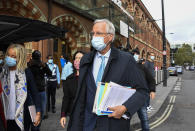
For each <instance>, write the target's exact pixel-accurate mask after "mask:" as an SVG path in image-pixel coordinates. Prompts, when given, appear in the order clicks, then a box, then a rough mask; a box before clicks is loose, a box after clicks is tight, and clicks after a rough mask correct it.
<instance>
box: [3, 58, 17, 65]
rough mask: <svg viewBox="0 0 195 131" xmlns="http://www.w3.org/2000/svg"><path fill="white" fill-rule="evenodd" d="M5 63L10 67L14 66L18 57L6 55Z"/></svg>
mask: <svg viewBox="0 0 195 131" xmlns="http://www.w3.org/2000/svg"><path fill="white" fill-rule="evenodd" d="M5 64H6V65H7V66H9V67H14V66H16V59H15V58H12V57H9V56H6V57H5Z"/></svg>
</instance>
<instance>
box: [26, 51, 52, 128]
mask: <svg viewBox="0 0 195 131" xmlns="http://www.w3.org/2000/svg"><path fill="white" fill-rule="evenodd" d="M28 67H29V68H30V70H31V72H32V74H33V76H34V78H35V83H36V87H37V90H38V92H39V93H38V95H39V98H40V102H41V116H42V117H41V118H42V119H43V117H44V114H45V111H46V104H47V97H46V90H45V87H46V82H45V76H47V77H51V76H52V72H51V70H50V69H49V67H48V65H47V64H46V63H43V62H42V61H41V52H40V51H38V50H35V51H34V52H33V53H32V59H31V60H30V61H29V63H28ZM39 128H40V126H38V127H35V130H36V131H38V130H39Z"/></svg>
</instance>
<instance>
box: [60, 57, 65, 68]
mask: <svg viewBox="0 0 195 131" xmlns="http://www.w3.org/2000/svg"><path fill="white" fill-rule="evenodd" d="M60 64H61V68H64V66H65V64H66V55H61V58H60Z"/></svg>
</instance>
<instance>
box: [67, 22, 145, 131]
mask: <svg viewBox="0 0 195 131" xmlns="http://www.w3.org/2000/svg"><path fill="white" fill-rule="evenodd" d="M91 36H92V41H91V43H92V46H93V48H94V49H95V50H93V51H92V52H90V53H88V54H86V55H84V56H83V58H82V59H81V64H80V75H79V82H78V90H77V94H76V98H75V100H74V106H73V110H72V112H71V116H70V122H69V125H68V131H94V130H95V131H129V129H130V119H127V120H126V119H124V118H122V115H123V114H124V113H125V114H126V115H128V116H129V117H130V118H131V117H132V115H133V114H134V113H136V112H137V110H138V109H139V108H140V107H142V106H143V105H144V101H143V99H145V98H146V97H147V86H146V82H145V79H144V78H143V76H142V74H141V72H140V70H139V69H138V68H137V66H136V62H135V60H134V58H133V57H132V56H131V55H130V54H129V53H126V52H122V51H119V50H118V49H115V48H114V47H111V43H112V41H113V40H114V36H115V28H114V25H113V24H112V23H111V22H110V21H108V20H107V19H102V20H96V21H95V22H94V26H93V29H92V32H91ZM100 81H101V82H110V81H113V82H115V83H117V84H120V85H123V86H131V87H132V88H135V89H136V93H135V94H134V95H133V96H132V97H130V98H129V99H128V100H127V101H126V102H125V103H123V104H122V105H119V106H116V107H110V108H109V109H110V110H112V111H113V113H112V114H110V115H109V116H97V115H96V114H94V113H93V112H92V108H93V103H94V98H95V93H96V84H97V82H100Z"/></svg>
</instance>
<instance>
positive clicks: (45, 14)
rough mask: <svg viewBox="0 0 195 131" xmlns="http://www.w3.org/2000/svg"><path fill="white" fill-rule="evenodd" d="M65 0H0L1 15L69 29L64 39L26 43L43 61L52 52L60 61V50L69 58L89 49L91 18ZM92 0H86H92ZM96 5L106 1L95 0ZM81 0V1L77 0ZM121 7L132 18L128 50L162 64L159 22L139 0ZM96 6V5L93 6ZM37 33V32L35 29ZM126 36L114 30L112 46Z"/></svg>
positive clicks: (123, 43)
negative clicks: (39, 54)
mask: <svg viewBox="0 0 195 131" xmlns="http://www.w3.org/2000/svg"><path fill="white" fill-rule="evenodd" d="M66 1H67V0H14V1H13V0H0V14H4V15H12V16H20V17H26V18H31V19H36V20H40V21H44V22H48V23H51V24H53V25H57V26H61V27H64V28H65V29H67V30H68V32H67V33H66V34H65V36H64V37H63V38H56V39H51V40H42V41H39V42H29V43H25V46H26V48H27V49H28V50H29V52H32V51H33V50H35V49H38V50H40V51H41V52H42V54H43V55H42V59H43V60H44V61H46V56H47V55H48V54H52V55H54V58H55V59H54V62H56V63H58V64H59V58H60V55H61V54H62V53H65V54H66V55H68V56H69V57H71V56H72V55H73V54H74V52H76V51H77V50H83V51H85V52H88V51H90V47H91V44H90V36H89V33H90V32H91V28H92V25H93V19H92V18H90V17H87V16H86V15H83V14H81V12H79V11H77V10H74V8H69V7H67V6H66ZM69 1H75V2H78V3H77V4H79V5H80V6H81V7H82V6H84V4H86V3H82V0H80V1H78V0H69ZM93 1H94V0H85V2H88V3H89V2H93ZM97 1H99V4H101V1H102V4H103V3H105V2H106V1H109V0H97ZM79 2H80V3H79ZM121 2H122V7H123V8H124V9H125V10H126V11H127V12H129V14H130V15H131V16H133V18H134V21H133V22H134V25H135V26H134V28H135V32H134V33H133V32H131V33H130V34H129V35H130V39H129V42H130V47H131V49H134V48H138V49H139V50H140V52H141V56H143V58H146V56H147V52H151V51H152V52H154V53H155V55H156V59H155V65H156V66H158V67H159V68H161V67H162V61H163V55H162V31H161V30H160V28H159V27H158V25H157V24H156V23H155V22H154V21H151V20H153V18H152V16H151V15H150V13H149V12H148V10H147V9H146V7H145V6H144V4H143V3H142V2H141V0H121ZM94 8H95V7H94ZM37 33H38V32H37ZM126 44H127V38H125V37H123V36H122V35H120V33H119V32H117V33H116V40H115V42H114V45H115V46H116V47H119V46H120V47H121V46H122V47H126V46H127V45H126ZM169 64H170V44H169V43H168V42H167V66H169Z"/></svg>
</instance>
